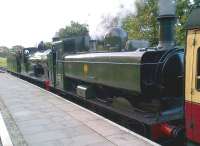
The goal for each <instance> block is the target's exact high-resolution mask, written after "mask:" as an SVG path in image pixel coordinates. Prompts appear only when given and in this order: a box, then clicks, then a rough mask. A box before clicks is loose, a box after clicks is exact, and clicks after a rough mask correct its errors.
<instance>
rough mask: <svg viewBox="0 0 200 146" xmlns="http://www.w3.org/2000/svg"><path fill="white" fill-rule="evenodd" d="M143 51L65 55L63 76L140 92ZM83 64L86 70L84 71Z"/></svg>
mask: <svg viewBox="0 0 200 146" xmlns="http://www.w3.org/2000/svg"><path fill="white" fill-rule="evenodd" d="M142 55H143V52H139V51H138V52H137V51H135V52H114V53H88V54H79V55H68V56H65V61H64V69H65V76H67V77H71V78H75V79H79V80H83V81H86V82H90V83H98V84H102V85H106V86H110V87H115V88H121V89H126V90H131V91H133V92H137V93H138V92H141V85H140V84H141V83H140V61H141V57H142ZM84 65H85V66H87V68H88V72H84Z"/></svg>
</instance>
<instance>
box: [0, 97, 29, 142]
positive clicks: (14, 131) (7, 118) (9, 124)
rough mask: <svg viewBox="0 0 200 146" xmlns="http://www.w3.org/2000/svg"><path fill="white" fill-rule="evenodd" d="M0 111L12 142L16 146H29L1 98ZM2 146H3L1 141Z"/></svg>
mask: <svg viewBox="0 0 200 146" xmlns="http://www.w3.org/2000/svg"><path fill="white" fill-rule="evenodd" d="M0 111H1V113H2V116H3V119H4V122H5V124H6V128H7V129H8V133H9V135H10V137H11V141H12V143H13V145H14V146H28V144H27V143H26V141H25V140H24V138H23V136H22V134H21V132H20V130H19V128H18V127H17V125H16V122H15V120H14V119H13V117H12V116H11V115H10V113H9V111H8V109H7V108H6V106H5V104H4V103H3V101H2V99H1V97H0ZM0 146H2V144H1V141H0Z"/></svg>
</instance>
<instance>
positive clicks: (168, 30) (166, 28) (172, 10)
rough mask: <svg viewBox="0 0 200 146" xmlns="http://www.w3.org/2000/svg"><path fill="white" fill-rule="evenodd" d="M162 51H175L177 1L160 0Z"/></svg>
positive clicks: (160, 43)
mask: <svg viewBox="0 0 200 146" xmlns="http://www.w3.org/2000/svg"><path fill="white" fill-rule="evenodd" d="M158 7H159V16H158V21H159V23H160V40H159V45H158V47H159V48H160V49H163V50H166V49H173V48H174V45H175V40H174V36H175V29H174V28H175V23H176V0H159V3H158Z"/></svg>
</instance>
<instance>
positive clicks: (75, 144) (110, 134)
mask: <svg viewBox="0 0 200 146" xmlns="http://www.w3.org/2000/svg"><path fill="white" fill-rule="evenodd" d="M0 109H1V113H2V115H3V119H4V121H5V124H6V127H7V129H8V133H9V135H10V137H11V141H12V143H13V145H14V146H27V145H29V146H158V144H156V143H154V142H152V141H150V140H148V139H146V138H144V137H142V136H140V135H138V134H136V133H134V132H132V131H130V130H128V129H126V128H124V127H122V126H120V125H117V124H115V123H113V122H111V121H110V120H107V119H105V118H104V117H102V116H99V115H97V114H95V113H93V112H91V111H89V110H87V109H85V108H83V107H80V106H79V105H76V104H74V103H72V102H70V101H68V100H66V99H63V98H62V97H60V96H57V95H55V94H53V93H51V92H48V91H45V90H44V89H42V88H39V87H37V86H35V85H32V84H30V83H28V82H26V81H24V80H21V79H19V78H16V77H14V76H12V75H10V74H7V73H0Z"/></svg>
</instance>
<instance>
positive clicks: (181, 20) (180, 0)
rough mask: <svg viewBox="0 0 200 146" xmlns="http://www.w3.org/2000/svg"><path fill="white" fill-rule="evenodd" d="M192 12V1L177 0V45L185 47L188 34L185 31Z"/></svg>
mask: <svg viewBox="0 0 200 146" xmlns="http://www.w3.org/2000/svg"><path fill="white" fill-rule="evenodd" d="M189 11H190V0H177V9H176V15H177V18H178V19H177V21H178V22H177V24H176V43H177V45H182V46H184V45H185V37H186V33H185V30H184V27H185V23H186V21H187V18H188V15H189Z"/></svg>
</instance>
